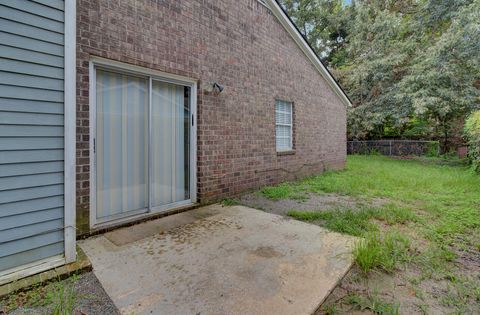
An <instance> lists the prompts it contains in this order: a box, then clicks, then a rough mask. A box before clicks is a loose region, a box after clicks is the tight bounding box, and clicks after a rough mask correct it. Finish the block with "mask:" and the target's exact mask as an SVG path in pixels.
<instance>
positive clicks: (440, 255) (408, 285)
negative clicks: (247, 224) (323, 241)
mask: <svg viewBox="0 0 480 315" xmlns="http://www.w3.org/2000/svg"><path fill="white" fill-rule="evenodd" d="M445 162H446V161H444V160H442V159H427V158H423V159H420V158H417V159H411V160H399V159H391V158H387V157H381V156H350V157H349V158H348V163H347V168H346V169H345V170H344V171H336V172H327V173H325V174H322V175H319V176H315V177H311V178H307V179H305V180H301V181H297V182H291V183H285V184H281V185H279V186H274V187H266V188H264V189H262V190H261V192H260V193H258V194H257V195H260V196H261V197H262V198H267V199H270V200H271V201H272V200H273V201H275V202H279V203H281V202H282V200H286V199H290V200H296V201H297V202H298V206H299V208H301V206H302V203H304V202H305V201H308V200H309V199H311V198H313V196H315V198H321V196H325V197H328V198H330V199H332V198H333V197H335V198H338V199H339V200H345V198H349V199H348V200H353V201H355V202H354V203H353V205H352V202H349V203H345V202H338V203H337V204H334V205H333V206H329V207H328V208H325V207H322V206H319V207H318V209H309V210H298V209H295V208H292V209H290V210H289V211H288V212H287V215H289V216H290V217H293V218H295V219H298V220H303V221H308V222H311V223H314V224H318V225H321V226H324V227H326V228H327V229H330V230H333V231H337V232H340V233H346V234H350V235H355V236H358V237H360V238H361V241H359V242H358V244H357V245H356V247H355V249H354V256H355V262H356V266H355V267H354V269H353V270H352V271H351V272H350V274H349V275H348V276H347V277H346V278H345V279H344V280H343V282H342V284H341V285H340V286H339V288H337V289H336V290H335V291H336V292H334V293H333V294H332V296H331V297H330V298H329V299H328V300H327V302H326V303H325V305H324V306H323V312H324V313H329V314H332V313H340V314H341V313H350V312H351V311H352V310H354V309H358V310H363V311H366V312H367V313H368V312H371V313H377V314H399V313H400V314H417V313H418V314H431V313H435V314H437V313H454V314H479V313H480V277H479V275H480V176H478V175H475V174H474V173H473V172H471V171H470V169H469V168H468V167H467V166H464V165H461V164H460V163H457V164H459V165H449V164H452V163H445ZM317 196H320V197H317ZM332 196H333V197H332ZM240 202H241V201H240ZM319 204H320V205H321V203H319ZM264 210H266V211H268V209H264Z"/></svg>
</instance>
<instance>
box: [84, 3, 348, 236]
mask: <svg viewBox="0 0 480 315" xmlns="http://www.w3.org/2000/svg"><path fill="white" fill-rule="evenodd" d="M77 24H78V30H77V58H78V61H77V86H78V91H77V119H78V121H77V214H78V215H77V216H78V225H79V228H80V229H88V209H89V187H90V183H89V170H90V166H89V120H88V117H89V98H88V95H89V89H88V87H89V73H88V66H89V60H90V57H91V56H100V57H104V58H109V59H112V60H116V61H121V62H125V63H129V64H134V65H138V66H142V67H147V68H151V69H156V70H160V71H164V72H168V73H173V74H180V75H183V76H188V77H191V78H194V79H197V80H198V81H199V90H198V103H197V106H198V125H197V128H198V139H197V141H198V151H197V154H198V173H197V175H198V187H197V188H198V198H199V199H200V201H202V202H209V201H213V200H218V199H221V198H223V197H226V196H231V195H234V194H238V193H240V192H242V191H245V190H250V189H254V188H258V187H260V186H264V185H270V184H275V183H278V182H280V181H283V180H286V179H293V178H296V177H299V176H304V175H307V174H311V173H316V172H321V171H323V170H324V168H326V167H335V168H340V167H343V165H344V162H345V156H346V145H345V142H346V136H345V133H346V110H345V107H344V105H343V104H342V102H341V101H340V99H339V98H338V96H337V95H336V94H335V92H334V91H332V90H331V89H330V87H329V86H328V84H327V83H326V81H325V80H324V79H323V78H322V77H321V76H320V74H319V73H318V72H317V71H316V70H315V68H314V67H313V65H312V64H311V63H310V61H308V59H306V57H305V56H304V54H303V53H302V52H301V50H300V49H299V48H298V46H297V45H296V44H295V42H294V41H293V40H292V39H291V37H290V36H289V35H288V33H287V32H286V31H285V30H284V29H283V27H282V26H281V25H280V23H279V22H278V21H277V20H276V18H275V17H274V16H273V15H272V14H271V13H270V12H269V10H268V9H267V8H265V7H264V6H263V5H261V4H260V3H259V2H258V1H257V0H242V1H238V0H185V1H177V0H143V1H141V0H137V1H134V0H122V1H118V0H78V1H77ZM212 81H216V82H219V83H220V84H222V85H224V86H225V90H224V91H223V92H222V93H221V94H219V95H213V94H209V93H208V92H206V91H204V89H203V88H202V87H203V86H204V84H205V83H206V82H212ZM276 98H279V99H282V100H287V101H292V102H294V108H295V113H294V114H295V154H290V155H277V153H276V150H275V115H274V110H275V99H276Z"/></svg>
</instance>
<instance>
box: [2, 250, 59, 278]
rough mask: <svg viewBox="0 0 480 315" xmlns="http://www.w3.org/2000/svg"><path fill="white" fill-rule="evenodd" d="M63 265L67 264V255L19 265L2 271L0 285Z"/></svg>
mask: <svg viewBox="0 0 480 315" xmlns="http://www.w3.org/2000/svg"><path fill="white" fill-rule="evenodd" d="M62 265H65V257H64V256H63V255H58V256H53V257H49V258H46V259H42V260H39V261H35V262H33V263H29V264H26V265H22V266H18V267H15V268H13V269H9V270H6V271H4V272H1V273H0V285H3V284H6V283H10V282H13V281H17V280H19V279H22V278H26V277H29V276H33V275H35V274H37V273H40V272H44V271H47V270H49V269H52V268H56V267H59V266H62Z"/></svg>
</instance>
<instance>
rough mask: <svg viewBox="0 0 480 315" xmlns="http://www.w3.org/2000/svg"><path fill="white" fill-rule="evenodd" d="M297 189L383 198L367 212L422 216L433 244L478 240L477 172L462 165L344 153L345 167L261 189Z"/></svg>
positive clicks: (282, 193)
mask: <svg viewBox="0 0 480 315" xmlns="http://www.w3.org/2000/svg"><path fill="white" fill-rule="evenodd" d="M298 191H303V192H304V193H305V192H318V193H336V194H341V195H349V196H352V197H359V198H367V199H373V198H383V199H388V200H389V201H390V203H389V204H387V205H385V206H382V207H379V209H377V211H378V212H377V213H376V214H374V213H371V214H370V216H371V217H375V218H377V219H380V220H385V221H386V222H387V223H389V224H395V223H401V222H402V221H403V222H407V221H416V220H418V219H419V218H420V217H421V219H422V220H423V221H424V224H422V232H424V233H425V235H426V236H427V237H428V239H430V240H432V241H434V242H436V243H441V244H449V245H454V244H455V242H456V240H457V239H458V235H462V237H463V238H464V239H465V242H467V243H470V244H472V246H477V247H478V244H479V243H480V176H478V175H476V174H474V173H472V172H471V171H470V169H469V168H468V167H466V166H449V165H438V164H437V163H428V162H426V160H422V161H415V160H414V161H410V160H394V159H390V158H387V157H382V156H349V158H348V164H347V168H346V170H345V171H340V172H327V173H325V174H322V175H319V176H314V177H310V178H308V179H306V180H303V181H301V182H296V183H287V184H282V185H280V186H276V187H268V188H265V189H264V190H262V193H263V194H264V195H266V196H269V197H271V198H272V199H280V198H288V197H289V196H290V195H292V194H295V193H296V192H298ZM294 215H296V216H299V214H298V213H294ZM348 215H349V216H350V214H348ZM341 216H342V215H341ZM359 216H363V214H360V215H359ZM319 219H324V218H319ZM462 242H463V241H462Z"/></svg>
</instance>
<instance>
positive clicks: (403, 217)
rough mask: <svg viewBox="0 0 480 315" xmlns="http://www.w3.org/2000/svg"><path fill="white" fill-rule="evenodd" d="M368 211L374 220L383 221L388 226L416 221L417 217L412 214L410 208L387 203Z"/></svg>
mask: <svg viewBox="0 0 480 315" xmlns="http://www.w3.org/2000/svg"><path fill="white" fill-rule="evenodd" d="M370 211H371V214H372V216H373V217H374V218H375V219H377V220H381V221H385V222H387V223H388V224H389V225H393V224H405V223H407V222H409V221H410V222H415V221H417V216H416V215H415V214H414V213H413V211H412V209H411V208H409V207H405V206H398V205H396V204H394V203H389V204H386V205H385V206H383V207H379V208H373V209H371V210H370Z"/></svg>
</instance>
